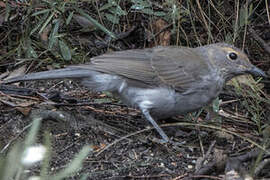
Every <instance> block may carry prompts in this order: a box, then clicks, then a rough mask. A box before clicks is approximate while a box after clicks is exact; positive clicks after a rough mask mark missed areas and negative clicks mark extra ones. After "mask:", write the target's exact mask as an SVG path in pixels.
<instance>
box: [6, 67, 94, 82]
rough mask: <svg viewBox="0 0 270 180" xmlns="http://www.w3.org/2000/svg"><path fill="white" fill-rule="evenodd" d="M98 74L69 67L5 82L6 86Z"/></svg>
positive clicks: (18, 77)
mask: <svg viewBox="0 0 270 180" xmlns="http://www.w3.org/2000/svg"><path fill="white" fill-rule="evenodd" d="M95 73H96V72H94V71H91V70H87V69H81V68H76V67H67V68H63V69H57V70H50V71H43V72H36V73H31V74H27V75H24V76H17V77H14V78H11V79H8V80H6V81H4V83H5V84H10V83H15V82H20V81H32V80H47V79H66V78H67V79H80V78H85V77H91V76H92V75H94V74H95Z"/></svg>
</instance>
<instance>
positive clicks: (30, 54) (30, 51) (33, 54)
mask: <svg viewBox="0 0 270 180" xmlns="http://www.w3.org/2000/svg"><path fill="white" fill-rule="evenodd" d="M27 56H28V57H33V58H38V55H37V53H36V51H35V50H34V48H33V47H32V46H31V45H30V46H29V47H28V48H27Z"/></svg>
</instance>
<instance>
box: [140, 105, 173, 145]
mask: <svg viewBox="0 0 270 180" xmlns="http://www.w3.org/2000/svg"><path fill="white" fill-rule="evenodd" d="M141 111H142V113H143V115H144V116H145V118H146V119H147V120H148V121H149V122H150V123H151V124H152V125H153V126H154V128H156V130H157V132H158V133H159V135H160V136H161V137H162V139H163V141H164V142H168V141H169V138H168V136H167V135H166V134H165V132H164V131H163V130H162V129H161V128H160V127H159V125H158V124H157V123H156V121H155V120H154V119H153V118H152V116H151V115H150V113H149V111H148V109H142V110H141Z"/></svg>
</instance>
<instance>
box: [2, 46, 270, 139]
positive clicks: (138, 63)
mask: <svg viewBox="0 0 270 180" xmlns="http://www.w3.org/2000/svg"><path fill="white" fill-rule="evenodd" d="M244 74H251V75H254V76H262V77H266V74H265V73H264V72H263V71H262V70H261V69H259V68H257V67H256V66H254V65H252V64H251V63H250V61H249V59H248V56H247V55H246V54H245V53H244V52H243V51H241V50H240V49H238V48H236V47H234V46H233V45H231V44H227V43H214V44H209V45H204V46H199V47H195V48H191V47H184V46H183V47H182V46H156V47H152V48H144V49H131V50H122V51H114V52H109V53H105V54H103V55H100V56H96V57H93V58H91V59H90V62H87V63H85V64H79V65H71V66H67V67H65V68H61V69H56V70H49V71H43V72H36V73H30V74H26V75H23V76H19V77H14V78H11V79H8V80H6V81H5V83H6V84H9V83H15V82H21V81H33V80H49V79H73V80H78V81H79V82H80V84H81V85H83V86H85V87H87V88H89V89H90V90H92V91H110V92H112V94H114V95H116V96H118V97H119V98H120V99H121V100H122V102H123V103H124V104H126V105H127V106H129V107H133V108H137V109H139V110H140V111H141V112H142V114H143V115H144V117H145V118H146V119H147V120H148V121H149V122H150V123H151V124H152V125H153V127H154V128H155V129H156V130H157V132H158V133H159V135H160V136H161V138H162V139H161V141H162V142H168V141H170V138H169V137H168V136H167V135H166V133H165V132H164V131H163V130H162V129H161V128H160V126H159V125H158V124H157V123H156V120H157V119H165V118H169V117H172V116H177V115H182V114H186V113H189V112H193V111H196V110H198V109H200V108H202V107H204V106H206V105H208V104H210V103H211V102H212V101H213V100H214V99H216V98H217V97H218V95H219V94H220V92H221V91H222V89H223V87H224V86H225V83H226V82H227V81H229V80H230V79H232V78H234V77H236V76H239V75H244Z"/></svg>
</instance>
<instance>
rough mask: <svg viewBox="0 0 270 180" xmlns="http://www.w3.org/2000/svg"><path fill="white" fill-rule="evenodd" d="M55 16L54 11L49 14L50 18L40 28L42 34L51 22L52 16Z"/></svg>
mask: <svg viewBox="0 0 270 180" xmlns="http://www.w3.org/2000/svg"><path fill="white" fill-rule="evenodd" d="M53 16H54V12H52V13H51V15H50V16H49V18H48V19H47V20H46V22H45V23H44V24H43V26H42V27H41V28H40V30H39V32H38V33H39V34H41V33H42V31H43V30H44V29H45V28H46V27H47V25H48V24H49V22H50V21H51V20H52V18H53Z"/></svg>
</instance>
